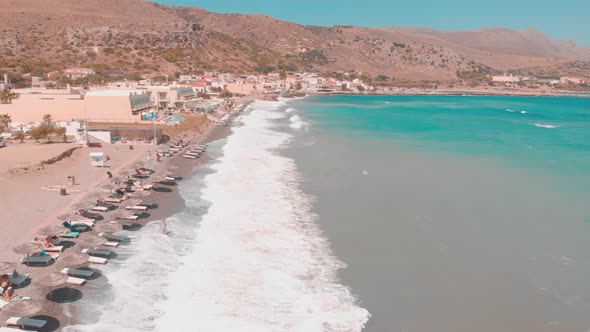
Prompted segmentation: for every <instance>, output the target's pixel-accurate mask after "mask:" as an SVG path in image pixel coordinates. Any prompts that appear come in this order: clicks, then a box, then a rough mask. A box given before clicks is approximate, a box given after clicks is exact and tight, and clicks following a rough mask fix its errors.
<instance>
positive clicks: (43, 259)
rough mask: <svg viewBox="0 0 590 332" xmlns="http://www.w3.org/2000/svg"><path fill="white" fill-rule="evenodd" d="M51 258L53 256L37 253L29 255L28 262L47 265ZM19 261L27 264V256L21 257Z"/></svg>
mask: <svg viewBox="0 0 590 332" xmlns="http://www.w3.org/2000/svg"><path fill="white" fill-rule="evenodd" d="M52 260H53V257H51V256H49V255H48V256H38V255H32V256H29V259H28V262H29V264H46V265H49V263H51V261H52ZM20 261H21V263H23V264H27V256H25V257H23V258H21V260H20Z"/></svg>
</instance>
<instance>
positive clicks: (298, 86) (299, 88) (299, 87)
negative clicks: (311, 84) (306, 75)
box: [295, 81, 303, 90]
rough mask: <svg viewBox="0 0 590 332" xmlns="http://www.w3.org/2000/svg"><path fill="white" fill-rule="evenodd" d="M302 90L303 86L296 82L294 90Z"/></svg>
mask: <svg viewBox="0 0 590 332" xmlns="http://www.w3.org/2000/svg"><path fill="white" fill-rule="evenodd" d="M301 89H303V84H301V82H300V81H297V83H295V90H301Z"/></svg>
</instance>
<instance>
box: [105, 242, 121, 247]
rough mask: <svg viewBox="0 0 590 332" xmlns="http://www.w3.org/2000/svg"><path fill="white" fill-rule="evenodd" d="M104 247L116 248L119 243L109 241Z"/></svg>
mask: <svg viewBox="0 0 590 332" xmlns="http://www.w3.org/2000/svg"><path fill="white" fill-rule="evenodd" d="M104 246H105V247H111V248H116V247H118V246H119V242H114V241H110V242H107V243H105V244H104Z"/></svg>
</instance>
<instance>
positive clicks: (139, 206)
mask: <svg viewBox="0 0 590 332" xmlns="http://www.w3.org/2000/svg"><path fill="white" fill-rule="evenodd" d="M125 209H127V210H140V211H145V210H147V206H141V205H133V206H126V207H125Z"/></svg>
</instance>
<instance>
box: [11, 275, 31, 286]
mask: <svg viewBox="0 0 590 332" xmlns="http://www.w3.org/2000/svg"><path fill="white" fill-rule="evenodd" d="M27 279H29V275H28V274H19V275H18V276H16V277H15V276H14V275H13V274H12V273H10V274H9V275H8V280H9V281H10V283H11V284H13V285H15V286H16V287H22V286H23V285H24V284H25V282H26V281H27Z"/></svg>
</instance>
